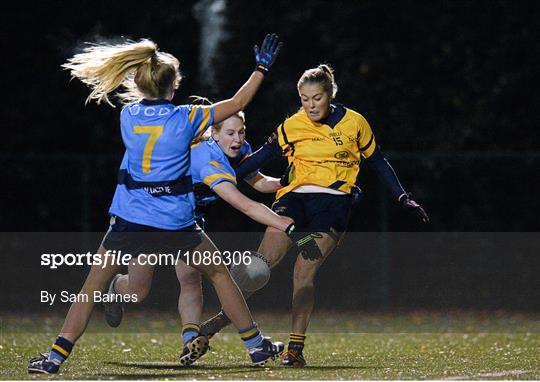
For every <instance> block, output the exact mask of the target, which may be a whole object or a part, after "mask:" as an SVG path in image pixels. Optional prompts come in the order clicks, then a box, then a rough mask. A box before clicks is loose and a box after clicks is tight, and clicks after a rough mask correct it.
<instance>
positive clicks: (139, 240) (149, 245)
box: [103, 216, 203, 257]
mask: <svg viewBox="0 0 540 382" xmlns="http://www.w3.org/2000/svg"><path fill="white" fill-rule="evenodd" d="M202 241H203V230H202V229H201V228H199V226H197V224H194V225H192V226H190V227H186V228H182V229H180V230H175V231H171V230H165V229H161V228H155V227H150V226H146V225H142V224H137V223H132V222H129V221H127V220H125V219H122V218H121V217H118V216H113V217H112V218H111V226H110V228H109V231H108V232H107V234H106V235H105V238H104V239H103V247H104V248H105V249H108V250H116V251H122V253H123V254H127V253H129V254H131V255H132V256H133V257H137V256H138V255H139V254H141V253H144V254H157V253H172V254H177V253H178V251H190V250H192V249H193V248H195V247H196V246H197V245H199V244H200V243H201V242H202Z"/></svg>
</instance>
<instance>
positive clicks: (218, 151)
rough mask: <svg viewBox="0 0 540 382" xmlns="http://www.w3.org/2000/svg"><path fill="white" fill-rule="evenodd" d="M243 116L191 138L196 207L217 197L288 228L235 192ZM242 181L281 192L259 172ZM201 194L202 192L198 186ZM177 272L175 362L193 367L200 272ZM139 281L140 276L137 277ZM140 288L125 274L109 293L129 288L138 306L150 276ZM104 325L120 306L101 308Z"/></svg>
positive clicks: (243, 153)
mask: <svg viewBox="0 0 540 382" xmlns="http://www.w3.org/2000/svg"><path fill="white" fill-rule="evenodd" d="M244 123H245V117H244V113H243V112H241V111H240V112H238V113H236V114H234V115H233V116H231V117H229V118H227V119H226V120H225V121H223V122H221V123H217V124H215V125H213V126H212V127H211V129H209V130H207V132H206V133H205V134H204V135H203V136H201V138H199V139H197V140H196V143H194V144H193V145H192V146H191V168H190V172H191V176H192V178H193V183H194V187H196V188H197V187H198V190H200V191H198V192H195V195H196V198H197V206H198V208H200V207H202V206H206V205H207V204H209V203H211V202H212V201H214V200H217V199H218V198H222V199H223V200H225V201H226V202H228V203H229V204H231V205H232V206H233V207H235V208H237V209H238V210H240V211H242V212H243V213H245V214H246V215H247V216H249V217H251V218H252V219H253V220H255V221H257V222H259V223H261V224H264V225H267V226H270V227H274V228H276V229H277V230H279V231H287V230H290V229H291V228H292V227H293V226H294V225H293V220H292V219H291V218H289V217H281V216H279V215H277V214H276V213H275V212H273V211H272V210H271V209H269V208H268V207H266V206H265V205H264V204H261V203H257V202H255V201H253V200H252V199H250V198H248V197H246V196H245V195H244V194H242V193H241V192H240V191H239V190H238V189H237V188H236V185H237V178H236V174H235V170H234V168H236V167H237V166H238V164H239V163H240V162H241V161H242V159H245V158H246V157H248V156H249V154H251V146H250V145H249V143H248V142H247V141H246V140H245V136H246V129H245V126H244ZM244 179H245V180H246V182H247V183H248V184H250V185H251V186H252V187H253V188H255V189H256V190H257V191H259V192H276V191H277V190H278V189H279V188H281V187H282V186H281V184H280V180H279V179H278V178H272V177H269V176H265V175H263V174H261V173H260V172H258V171H254V172H253V173H251V174H248V175H246V177H244ZM203 187H204V188H206V190H204V191H202V188H203ZM176 273H177V276H178V280H179V282H180V286H181V289H180V297H179V300H178V310H179V312H180V317H181V319H182V324H183V325H182V339H183V342H184V349H183V352H182V355H181V357H180V361H181V362H183V361H184V360H186V361H185V362H189V363H192V362H193V361H195V360H196V359H197V358H199V357H200V356H202V355H203V354H202V353H201V352H198V351H197V352H196V354H192V353H193V351H192V347H191V346H190V342H191V341H193V339H194V338H196V337H197V336H198V335H199V328H198V324H199V323H200V319H201V315H202V308H203V303H202V288H201V274H200V272H199V271H198V270H196V269H195V268H193V267H191V266H189V265H187V264H186V263H184V262H179V263H178V264H176ZM139 279H140V278H139ZM141 281H145V282H146V284H145V285H136V286H135V285H134V283H133V282H132V280H131V276H130V275H117V276H116V277H115V278H114V279H113V281H112V282H111V287H110V288H109V289H110V290H111V292H112V293H113V294H126V293H129V291H130V287H129V286H130V285H131V288H132V289H133V288H134V289H136V290H138V291H139V292H138V294H137V295H138V297H139V301H138V302H140V301H141V300H142V299H144V297H145V296H146V294H147V293H148V291H149V289H150V281H151V280H150V278H149V277H147V278H146V279H145V280H141ZM105 306H106V308H107V309H106V311H105V316H106V319H107V322H108V323H109V324H110V325H111V326H113V327H116V326H118V325H119V324H120V321H121V319H122V313H123V310H122V303H121V302H116V303H112V304H111V303H107V304H105Z"/></svg>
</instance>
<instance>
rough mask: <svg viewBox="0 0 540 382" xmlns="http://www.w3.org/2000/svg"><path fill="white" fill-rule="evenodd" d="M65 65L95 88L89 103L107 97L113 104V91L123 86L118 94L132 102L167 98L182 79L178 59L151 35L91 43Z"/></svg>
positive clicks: (124, 101) (121, 98) (89, 97)
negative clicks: (136, 39) (115, 43)
mask: <svg viewBox="0 0 540 382" xmlns="http://www.w3.org/2000/svg"><path fill="white" fill-rule="evenodd" d="M62 67H63V68H64V69H66V70H69V71H70V73H71V77H72V78H78V79H79V80H81V81H82V82H83V83H85V84H86V85H88V86H89V87H90V89H92V92H91V93H90V95H89V96H88V98H87V99H86V103H89V102H90V101H92V100H95V101H96V103H97V104H100V103H101V102H103V101H105V102H107V103H108V104H109V105H111V106H113V107H114V105H113V104H112V103H111V102H110V100H109V94H110V93H112V92H114V91H115V90H116V89H117V88H119V87H123V88H124V90H122V91H118V92H117V93H116V95H117V97H118V98H119V99H120V100H121V102H122V103H129V102H136V101H140V100H141V99H143V98H145V97H147V98H164V97H165V96H166V95H167V92H169V91H170V90H171V86H173V89H177V88H178V86H179V85H180V81H181V80H182V76H181V74H180V71H179V67H180V63H179V61H178V59H177V58H176V57H174V56H173V55H172V54H169V53H165V52H160V51H158V47H157V45H156V44H155V43H154V42H153V41H151V40H149V39H142V40H140V41H138V42H134V41H127V42H125V43H123V44H117V45H111V44H90V45H89V46H87V47H86V48H84V50H83V52H82V53H78V54H76V55H74V56H73V57H72V58H70V59H68V60H67V62H66V63H65V64H63V65H62Z"/></svg>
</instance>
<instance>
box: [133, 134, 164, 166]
mask: <svg viewBox="0 0 540 382" xmlns="http://www.w3.org/2000/svg"><path fill="white" fill-rule="evenodd" d="M133 132H134V133H135V134H150V136H149V137H148V141H146V145H145V146H144V152H143V160H142V169H143V172H144V173H145V174H148V173H149V172H150V160H151V158H152V151H154V146H155V145H156V142H157V140H158V139H159V137H160V136H161V134H163V126H133Z"/></svg>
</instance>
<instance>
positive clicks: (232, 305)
mask: <svg viewBox="0 0 540 382" xmlns="http://www.w3.org/2000/svg"><path fill="white" fill-rule="evenodd" d="M195 251H200V252H201V253H203V252H204V251H210V253H213V252H214V251H217V248H216V246H215V245H214V243H212V241H211V240H210V239H209V238H208V236H206V235H205V239H204V240H203V242H202V243H201V244H200V245H199V246H198V247H197V248H196V249H195ZM193 265H194V268H196V269H197V270H199V271H200V272H201V273H203V274H204V275H205V276H206V277H207V278H208V279H209V280H210V281H211V282H212V285H213V286H214V289H215V291H216V293H217V295H218V298H219V301H220V303H221V306H223V310H224V311H225V313H226V314H227V316H228V317H229V318H230V320H231V321H232V323H233V324H234V326H235V327H236V328H237V329H238V333H239V334H240V337H241V338H242V340H243V342H244V345H245V346H246V348H248V350H249V355H250V357H251V361H252V362H253V364H254V365H260V364H264V362H266V361H267V360H268V359H270V358H274V357H275V356H277V355H279V354H281V352H282V351H283V347H284V346H283V343H281V342H271V341H270V339H269V338H264V337H263V336H262V334H261V332H260V331H259V329H258V328H257V325H256V324H255V323H254V322H253V317H252V316H251V312H250V311H249V309H248V307H247V304H246V300H244V296H243V295H242V292H241V291H240V289H239V288H238V285H236V283H235V282H234V280H233V279H232V277H231V274H230V273H229V270H228V269H227V267H226V266H225V265H224V264H223V263H219V264H214V263H211V264H210V265H197V266H195V264H193Z"/></svg>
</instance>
